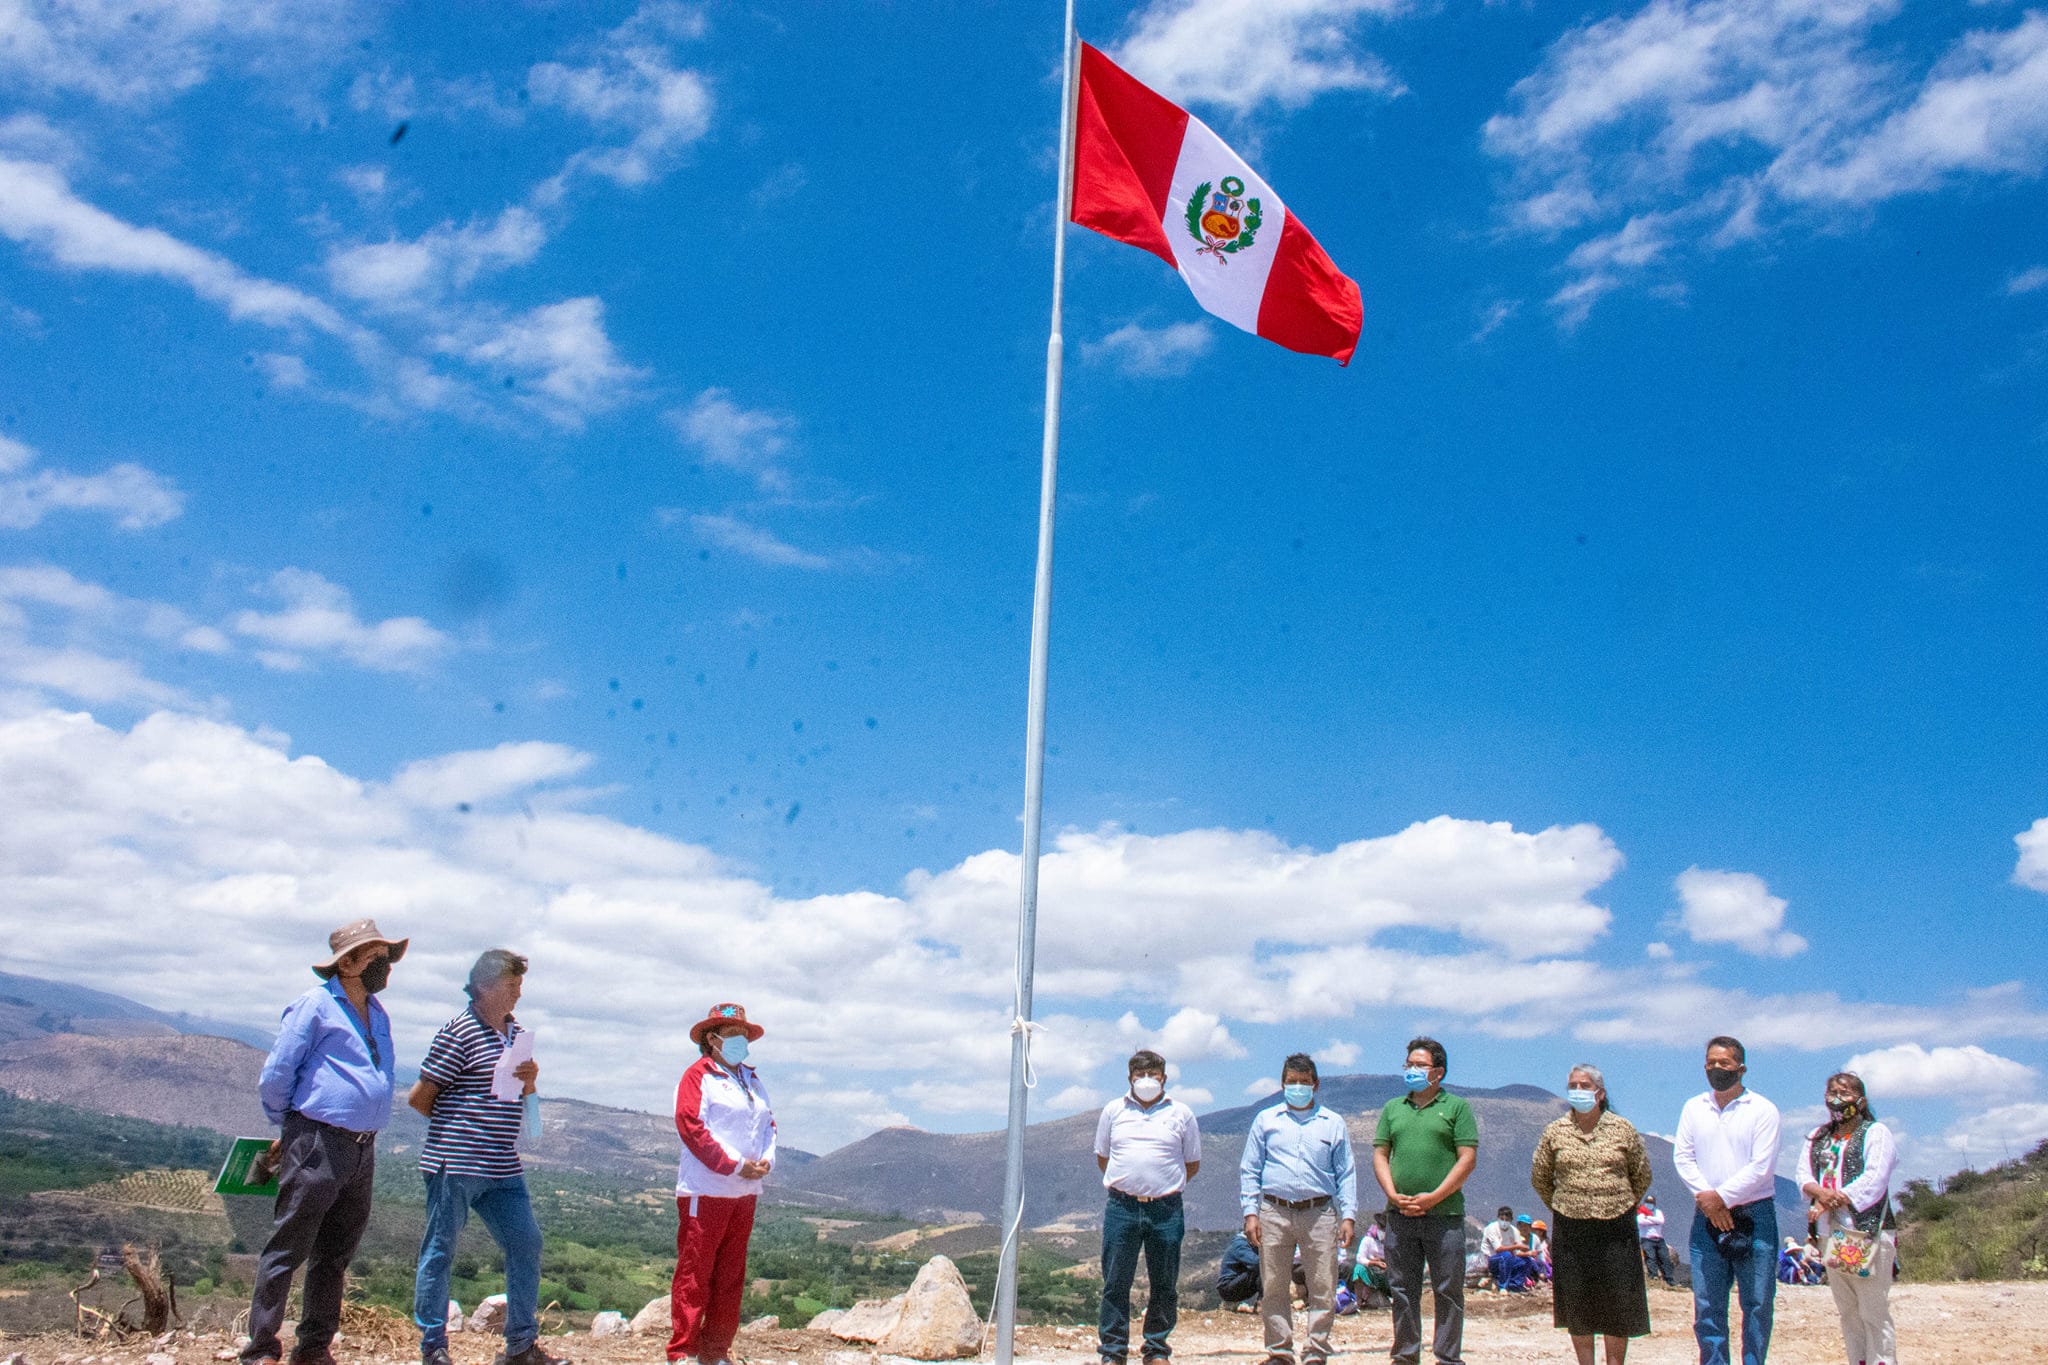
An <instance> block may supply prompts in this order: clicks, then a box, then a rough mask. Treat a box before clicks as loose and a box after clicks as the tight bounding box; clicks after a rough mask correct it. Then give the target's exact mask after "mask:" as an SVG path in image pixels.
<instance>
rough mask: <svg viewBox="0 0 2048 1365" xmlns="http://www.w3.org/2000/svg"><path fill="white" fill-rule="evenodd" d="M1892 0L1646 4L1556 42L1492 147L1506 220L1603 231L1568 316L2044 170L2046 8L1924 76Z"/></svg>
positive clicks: (1969, 38)
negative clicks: (1957, 188)
mask: <svg viewBox="0 0 2048 1365" xmlns="http://www.w3.org/2000/svg"><path fill="white" fill-rule="evenodd" d="M1899 8H1900V6H1899V0H1829V2H1828V3H1823V4H1814V3H1809V0H1652V3H1649V4H1646V5H1644V6H1643V7H1642V8H1640V9H1638V10H1637V11H1635V12H1634V13H1633V14H1629V15H1626V16H1615V17H1612V18H1606V19H1601V20H1597V21H1592V22H1588V23H1585V24H1583V25H1581V26H1579V27H1577V28H1574V29H1572V30H1571V31H1570V32H1568V33H1566V34H1565V35H1564V36H1563V37H1561V38H1559V39H1558V40H1557V41H1556V42H1554V43H1553V44H1551V46H1550V48H1549V49H1548V51H1547V52H1546V53H1545V55H1544V59H1543V61H1542V63H1541V65H1540V66H1539V67H1538V69H1537V70H1536V71H1535V72H1534V73H1533V74H1531V75H1530V76H1528V77H1527V78H1526V79H1524V80H1522V81H1521V82H1519V83H1518V84H1517V85H1516V86H1515V87H1514V89H1513V91H1512V92H1511V94H1510V96H1509V100H1508V107H1507V109H1506V110H1505V111H1504V112H1502V113H1500V114H1497V115H1495V116H1494V117H1493V118H1491V119H1489V120H1488V121H1487V124H1486V127H1485V142H1486V146H1487V149H1488V150H1489V151H1490V152H1492V153H1493V154H1494V155H1496V156H1497V157H1499V158H1501V159H1502V160H1503V161H1505V162H1506V163H1507V164H1508V165H1509V166H1510V167H1511V169H1512V174H1511V179H1510V184H1511V191H1510V193H1511V203H1510V207H1509V218H1510V221H1511V222H1512V223H1513V224H1514V226H1516V227H1518V228H1520V229H1522V230H1525V231H1529V232H1533V233H1538V234H1542V235H1546V236H1548V235H1555V234H1560V233H1580V232H1590V233H1591V234H1592V235H1591V236H1590V237H1587V238H1586V239H1585V240H1583V241H1582V242H1581V243H1580V248H1581V249H1588V248H1590V250H1587V251H1586V254H1585V255H1583V256H1577V258H1576V259H1573V260H1570V261H1568V262H1567V263H1566V269H1567V270H1568V271H1570V272H1571V275H1572V278H1571V280H1570V281H1569V282H1568V283H1567V284H1566V285H1565V286H1564V287H1563V288H1562V289H1560V290H1559V292H1558V294H1557V295H1556V296H1555V297H1554V298H1553V299H1552V305H1553V307H1554V308H1555V309H1556V311H1557V313H1558V316H1559V319H1560V321H1561V322H1563V323H1564V324H1566V325H1573V324H1575V323H1576V322H1577V321H1578V320H1580V319H1582V318H1583V317H1584V316H1585V313H1586V312H1587V310H1589V309H1590V308H1591V306H1592V304H1593V302H1594V301H1595V300H1597V299H1598V298H1599V297H1600V296H1601V295H1603V294H1605V293H1608V292H1611V291H1612V290H1614V289H1617V288H1621V287H1623V286H1625V285H1627V284H1629V283H1632V282H1634V281H1635V280H1637V279H1640V278H1644V277H1652V276H1654V275H1656V274H1657V273H1659V272H1660V271H1669V270H1671V269H1675V268H1677V267H1678V266H1679V264H1680V262H1681V260H1682V258H1684V257H1685V256H1686V255H1687V254H1689V253H1694V252H1699V251H1715V250H1723V249H1726V248H1728V247H1730V246H1732V245H1734V244H1736V243H1739V242H1743V241H1747V240H1751V239H1756V238H1764V237H1768V236H1770V235H1771V234H1773V233H1775V232H1778V231H1781V230H1783V229H1784V228H1786V227H1787V226H1788V225H1795V224H1804V225H1810V226H1819V227H1826V226H1830V225H1832V224H1833V223H1834V222H1835V221H1837V220H1838V218H1839V216H1840V213H1841V211H1842V210H1844V209H1856V208H1861V207H1863V206H1867V205H1870V204H1873V203H1877V202H1880V201H1882V200H1885V199H1888V198H1892V197H1895V196H1898V195H1902V194H1909V193H1918V192H1924V191H1928V190H1933V189H1937V188H1939V187H1941V186H1943V185H1945V184H1947V183H1949V182H1951V181H1953V180H1957V179H1960V178H1963V177H1976V178H1984V177H1996V178H2026V177H2033V176H2038V175H2039V174H2040V173H2041V171H2042V169H2043V166H2044V163H2048V16H2042V15H2039V14H2029V15H2026V16H2024V17H2022V18H2021V19H2020V20H2019V22H2018V23H2017V24H2016V25H2014V26H2013V27H2012V28H2009V29H2005V30H2002V31H1992V30H1977V31H1971V32H1965V33H1962V34H1961V35H1960V36H1958V37H1956V38H1955V39H1954V40H1953V41H1952V42H1951V43H1950V44H1949V45H1948V47H1947V49H1946V50H1945V51H1944V52H1943V54H1942V55H1941V56H1940V57H1939V58H1938V59H1937V60H1936V61H1935V62H1934V63H1933V64H1932V65H1931V67H1928V68H1926V69H1924V70H1922V71H1919V72H1917V73H1916V71H1915V70H1914V69H1913V68H1912V67H1911V66H1910V65H1908V64H1907V63H1905V62H1902V61H1900V60H1899V59H1898V58H1897V56H1896V55H1894V53H1893V52H1892V51H1891V50H1890V44H1888V43H1887V42H1885V40H1884V38H1883V35H1882V33H1881V29H1882V26H1883V25H1885V24H1886V23H1887V22H1888V21H1890V20H1891V19H1892V18H1893V17H1894V16H1895V15H1896V14H1897V13H1898V12H1899ZM1631 229H1634V236H1633V238H1631V236H1630V235H1629V234H1630V230H1631ZM1653 229H1654V230H1653Z"/></svg>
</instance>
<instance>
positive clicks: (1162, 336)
mask: <svg viewBox="0 0 2048 1365" xmlns="http://www.w3.org/2000/svg"><path fill="white" fill-rule="evenodd" d="M1215 344H1216V334H1215V332H1214V331H1213V330H1211V328H1210V327H1209V324H1208V323H1206V322H1173V323H1168V324H1167V325H1166V326H1164V327H1144V326H1140V325H1139V324H1138V323H1135V322H1127V323H1125V324H1124V325H1123V326H1121V327H1119V328H1117V329H1116V330H1115V331H1113V332H1111V333H1110V334H1109V335H1107V336H1105V337H1103V338H1102V340H1100V341H1090V342H1084V343H1083V344H1082V346H1081V358H1082V359H1083V360H1086V361H1089V362H1090V363H1093V362H1095V361H1098V360H1107V361H1109V362H1110V363H1112V364H1114V365H1115V366H1116V367H1117V368H1118V369H1119V370H1122V371H1123V372H1124V373H1125V374H1129V375H1139V376H1143V377H1147V378H1151V377H1155V376H1169V375H1181V374H1186V373H1187V372H1188V369H1189V368H1190V367H1191V366H1192V365H1193V364H1194V363H1195V362H1196V361H1197V360H1199V359H1201V358H1202V357H1203V356H1205V355H1207V354H1208V353H1209V352H1210V350H1212V349H1213V348H1214V347H1215Z"/></svg>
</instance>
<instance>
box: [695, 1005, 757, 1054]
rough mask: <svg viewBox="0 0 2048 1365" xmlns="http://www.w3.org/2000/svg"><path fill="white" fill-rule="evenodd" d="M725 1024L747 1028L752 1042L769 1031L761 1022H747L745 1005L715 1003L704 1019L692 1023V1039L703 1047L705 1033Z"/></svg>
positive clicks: (748, 1038) (748, 1037) (749, 1040)
mask: <svg viewBox="0 0 2048 1365" xmlns="http://www.w3.org/2000/svg"><path fill="white" fill-rule="evenodd" d="M725 1024H738V1025H739V1026H740V1027H741V1028H743V1029H745V1030H746V1031H747V1041H748V1042H750V1043H751V1042H753V1041H755V1040H756V1039H758V1038H759V1037H760V1036H761V1035H762V1034H764V1033H766V1032H767V1031H768V1030H767V1029H764V1028H762V1027H761V1026H760V1025H759V1024H750V1023H748V1022H747V1011H746V1007H745V1006H743V1005H734V1004H730V1003H728V1004H723V1005H713V1006H712V1007H711V1013H709V1014H707V1015H705V1016H704V1017H703V1018H702V1019H699V1020H698V1021H697V1022H696V1023H694V1024H692V1025H690V1041H691V1042H693V1043H695V1044H696V1045H697V1046H698V1047H702V1046H704V1035H705V1034H706V1033H709V1032H710V1031H711V1030H712V1029H715V1028H718V1027H721V1026H722V1025H725Z"/></svg>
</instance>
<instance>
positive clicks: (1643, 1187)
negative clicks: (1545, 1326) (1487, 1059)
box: [1529, 1064, 1650, 1365]
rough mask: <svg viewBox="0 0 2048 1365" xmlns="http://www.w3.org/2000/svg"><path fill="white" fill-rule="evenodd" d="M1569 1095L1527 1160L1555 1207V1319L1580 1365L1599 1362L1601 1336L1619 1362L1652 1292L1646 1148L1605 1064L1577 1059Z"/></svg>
mask: <svg viewBox="0 0 2048 1365" xmlns="http://www.w3.org/2000/svg"><path fill="white" fill-rule="evenodd" d="M1565 1095H1566V1097H1567V1100H1568V1102H1569V1103H1570V1105H1571V1112H1570V1113H1568V1114H1564V1115H1562V1116H1560V1117H1559V1118H1558V1119H1557V1120H1556V1121H1555V1122H1554V1123H1552V1124H1551V1125H1550V1126H1549V1127H1547V1128H1545V1129H1544V1130H1543V1132H1542V1135H1541V1136H1539V1137H1538V1138H1537V1139H1536V1151H1535V1154H1534V1155H1533V1156H1532V1157H1531V1158H1530V1162H1529V1183H1530V1184H1531V1185H1533V1186H1535V1187H1536V1193H1537V1195H1538V1197H1540V1198H1541V1199H1542V1200H1543V1202H1544V1203H1545V1204H1547V1205H1549V1206H1550V1209H1551V1212H1552V1213H1553V1214H1554V1215H1555V1216H1554V1217H1553V1218H1552V1219H1551V1221H1552V1222H1553V1223H1554V1224H1555V1225H1556V1227H1555V1229H1554V1230H1553V1232H1552V1239H1551V1242H1550V1244H1549V1248H1548V1251H1549V1256H1550V1258H1551V1284H1552V1298H1551V1321H1552V1322H1554V1323H1555V1324H1556V1325H1557V1326H1559V1327H1562V1328H1563V1329H1564V1330H1565V1331H1567V1332H1569V1333H1571V1338H1572V1352H1573V1354H1575V1355H1576V1356H1577V1357H1578V1359H1579V1365H1593V1338H1595V1337H1605V1338H1606V1339H1607V1341H1606V1356H1607V1365H1622V1362H1623V1361H1624V1360H1626V1359H1627V1358H1628V1339H1629V1338H1630V1337H1646V1336H1648V1335H1649V1334H1650V1291H1649V1288H1648V1286H1647V1284H1646V1283H1645V1281H1644V1279H1643V1258H1642V1255H1641V1254H1640V1253H1639V1252H1638V1251H1637V1250H1636V1206H1637V1205H1638V1204H1640V1203H1641V1202H1642V1198H1643V1196H1644V1195H1645V1194H1647V1193H1648V1192H1649V1189H1650V1157H1649V1153H1647V1152H1646V1151H1644V1150H1643V1138H1642V1134H1640V1133H1638V1132H1637V1131H1636V1129H1635V1125H1634V1124H1632V1123H1630V1122H1629V1121H1628V1120H1627V1119H1625V1118H1623V1117H1622V1116H1621V1115H1619V1114H1617V1113H1615V1112H1614V1111H1613V1110H1611V1109H1610V1108H1608V1106H1607V1080H1606V1078H1605V1077H1604V1076H1602V1075H1601V1074H1600V1068H1598V1067H1596V1066H1587V1065H1584V1064H1581V1065H1579V1066H1575V1067H1573V1068H1572V1069H1571V1071H1570V1073H1569V1074H1568V1075H1567V1076H1566V1077H1565ZM1536 1226H1537V1227H1541V1226H1542V1224H1540V1223H1539V1224H1536Z"/></svg>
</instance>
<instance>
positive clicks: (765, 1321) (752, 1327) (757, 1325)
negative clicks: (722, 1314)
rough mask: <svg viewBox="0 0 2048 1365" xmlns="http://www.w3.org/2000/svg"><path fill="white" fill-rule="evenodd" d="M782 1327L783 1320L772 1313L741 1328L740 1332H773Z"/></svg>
mask: <svg viewBox="0 0 2048 1365" xmlns="http://www.w3.org/2000/svg"><path fill="white" fill-rule="evenodd" d="M780 1326H782V1319H781V1318H779V1317H777V1316H775V1314H773V1313H770V1314H768V1315H767V1316H766V1317H759V1318H755V1319H754V1320H753V1321H752V1322H750V1323H747V1324H746V1325H745V1326H744V1327H741V1328H740V1330H741V1331H742V1332H772V1331H774V1330H775V1329H776V1328H778V1327H780Z"/></svg>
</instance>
